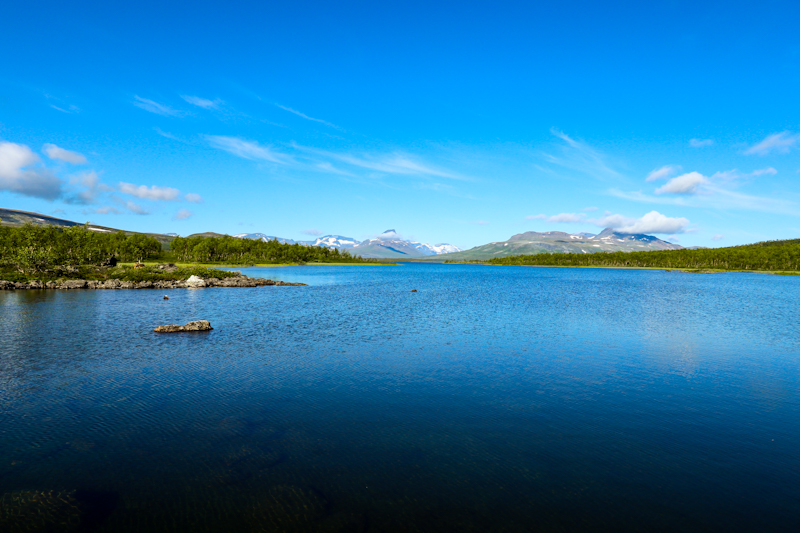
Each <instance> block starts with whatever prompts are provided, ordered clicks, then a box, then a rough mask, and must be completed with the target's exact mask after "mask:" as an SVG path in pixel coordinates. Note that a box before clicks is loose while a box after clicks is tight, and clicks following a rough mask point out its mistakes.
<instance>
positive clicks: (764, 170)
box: [750, 167, 778, 176]
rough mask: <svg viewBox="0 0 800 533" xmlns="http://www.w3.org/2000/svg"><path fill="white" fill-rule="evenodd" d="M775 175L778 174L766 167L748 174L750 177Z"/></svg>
mask: <svg viewBox="0 0 800 533" xmlns="http://www.w3.org/2000/svg"><path fill="white" fill-rule="evenodd" d="M777 173H778V171H777V170H775V169H774V168H772V167H767V168H760V169H758V170H754V171H753V172H751V173H750V175H751V176H765V175H767V174H769V175H770V176H774V175H775V174H777Z"/></svg>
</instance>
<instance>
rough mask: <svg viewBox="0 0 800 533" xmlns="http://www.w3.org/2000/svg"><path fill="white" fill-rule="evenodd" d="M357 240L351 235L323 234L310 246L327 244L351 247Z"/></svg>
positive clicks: (330, 246) (329, 246) (331, 246)
mask: <svg viewBox="0 0 800 533" xmlns="http://www.w3.org/2000/svg"><path fill="white" fill-rule="evenodd" d="M357 244H358V241H357V240H355V239H353V238H352V237H342V236H341V235H325V236H324V237H319V238H317V240H316V241H314V243H313V244H312V246H327V247H328V248H340V249H341V248H344V249H348V248H352V247H353V246H355V245H357Z"/></svg>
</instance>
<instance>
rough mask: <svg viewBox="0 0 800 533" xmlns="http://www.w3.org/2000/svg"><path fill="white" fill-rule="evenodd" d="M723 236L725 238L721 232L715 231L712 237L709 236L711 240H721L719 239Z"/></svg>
mask: <svg viewBox="0 0 800 533" xmlns="http://www.w3.org/2000/svg"><path fill="white" fill-rule="evenodd" d="M724 238H725V236H724V235H722V234H721V233H717V234H716V235H714V236H713V237H711V240H712V241H721V240H722V239H724Z"/></svg>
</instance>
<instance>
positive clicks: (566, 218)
mask: <svg viewBox="0 0 800 533" xmlns="http://www.w3.org/2000/svg"><path fill="white" fill-rule="evenodd" d="M585 216H586V215H584V214H583V213H559V214H558V215H553V216H551V217H549V218H548V219H547V221H548V222H555V223H565V224H570V223H573V222H582V221H583V219H584V217H585Z"/></svg>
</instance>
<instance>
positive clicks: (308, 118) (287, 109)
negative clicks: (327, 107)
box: [275, 104, 341, 130]
mask: <svg viewBox="0 0 800 533" xmlns="http://www.w3.org/2000/svg"><path fill="white" fill-rule="evenodd" d="M275 105H276V106H278V107H279V108H281V109H283V110H284V111H288V112H289V113H294V114H295V115H297V116H298V117H302V118H304V119H306V120H310V121H312V122H319V123H320V124H325V125H326V126H330V127H331V128H334V129H337V130H340V129H341V128H340V127H339V126H337V125H336V124H331V123H330V122H328V121H327V120H322V119H321V118H314V117H309V116H308V115H306V114H305V113H301V112H300V111H297V110H295V109H292V108H291V107H286V106H282V105H280V104H275Z"/></svg>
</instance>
